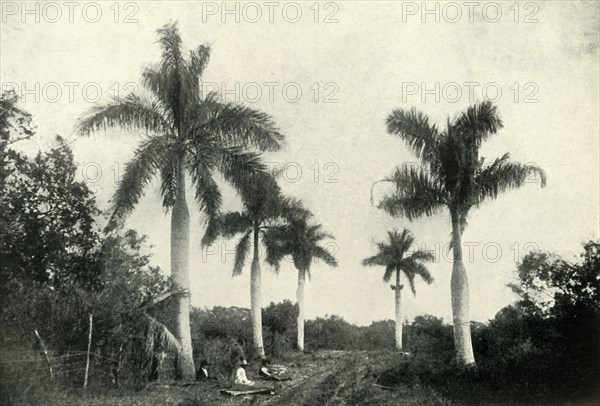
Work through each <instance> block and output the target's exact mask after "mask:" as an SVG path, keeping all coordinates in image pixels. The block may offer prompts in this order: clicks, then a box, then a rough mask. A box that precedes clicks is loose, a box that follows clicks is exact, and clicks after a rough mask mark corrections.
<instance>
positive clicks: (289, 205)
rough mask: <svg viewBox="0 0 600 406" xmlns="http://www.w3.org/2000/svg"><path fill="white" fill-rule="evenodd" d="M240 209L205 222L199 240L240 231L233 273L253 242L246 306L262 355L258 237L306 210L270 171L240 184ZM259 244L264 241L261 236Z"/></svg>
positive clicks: (232, 235)
mask: <svg viewBox="0 0 600 406" xmlns="http://www.w3.org/2000/svg"><path fill="white" fill-rule="evenodd" d="M240 195H241V197H242V204H243V207H244V209H243V211H241V212H227V213H225V214H223V215H222V216H220V217H219V218H217V219H215V220H214V221H212V222H209V232H207V233H206V234H205V236H204V239H203V244H205V245H207V244H210V243H212V242H213V241H214V240H215V238H216V237H217V235H218V234H220V235H222V236H223V237H225V238H232V237H234V236H235V235H236V234H243V235H242V237H241V238H240V240H239V241H238V243H237V245H236V248H235V264H234V267H233V275H234V276H236V275H239V274H241V272H242V269H243V267H244V262H245V260H246V256H247V255H248V250H249V248H250V240H251V239H252V244H253V257H252V266H251V270H250V272H251V273H250V306H251V314H252V336H253V340H254V346H255V348H256V350H257V352H258V355H259V356H260V357H264V356H265V350H264V345H263V337H262V295H261V269H260V256H259V246H260V242H261V237H262V236H264V233H265V232H266V231H267V230H268V229H269V228H270V227H271V226H273V225H274V224H277V222H279V221H282V220H283V221H291V220H293V219H296V218H302V217H303V216H305V215H307V214H308V212H307V211H306V210H305V209H303V208H302V207H301V205H300V203H299V202H297V201H296V200H293V199H288V198H284V197H283V196H282V195H281V191H280V189H279V186H278V185H277V183H276V181H275V179H274V178H273V176H271V175H264V176H257V177H256V178H255V180H253V181H251V182H248V183H247V184H245V185H243V186H242V187H241V190H240ZM262 241H263V244H265V243H266V241H265V239H264V238H262Z"/></svg>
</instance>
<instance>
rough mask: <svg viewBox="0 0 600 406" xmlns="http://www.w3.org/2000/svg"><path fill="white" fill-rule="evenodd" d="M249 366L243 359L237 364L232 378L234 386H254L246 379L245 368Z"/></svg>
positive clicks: (252, 382)
mask: <svg viewBox="0 0 600 406" xmlns="http://www.w3.org/2000/svg"><path fill="white" fill-rule="evenodd" d="M249 365H250V364H248V361H246V360H245V359H242V360H241V361H240V362H238V364H237V369H236V370H235V378H234V382H235V383H236V384H239V385H248V386H254V381H251V380H250V379H248V376H247V375H246V368H247V367H248V366H249Z"/></svg>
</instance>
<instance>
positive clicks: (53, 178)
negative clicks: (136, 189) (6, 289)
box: [0, 137, 99, 287]
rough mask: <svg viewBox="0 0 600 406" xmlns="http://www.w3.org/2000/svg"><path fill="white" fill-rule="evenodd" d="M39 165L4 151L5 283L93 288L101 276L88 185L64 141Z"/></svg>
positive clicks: (1, 239) (1, 222) (0, 213)
mask: <svg viewBox="0 0 600 406" xmlns="http://www.w3.org/2000/svg"><path fill="white" fill-rule="evenodd" d="M57 144H58V145H57V146H56V147H55V148H52V149H51V150H50V151H48V152H46V153H41V152H40V153H39V154H38V155H37V156H36V157H35V158H34V159H29V158H28V157H26V156H24V155H22V154H20V153H18V152H16V151H14V150H12V149H10V148H7V147H6V146H5V149H4V150H3V151H2V165H3V168H4V169H3V171H4V175H5V177H4V178H3V179H2V196H1V197H0V226H1V228H2V232H1V234H0V249H1V251H2V257H3V260H2V263H1V264H0V275H1V276H0V277H1V278H3V279H4V282H5V283H3V284H2V286H6V278H10V277H18V278H20V279H27V280H32V281H37V282H41V283H49V284H50V285H52V286H60V285H62V284H65V283H69V282H71V281H72V282H74V283H77V284H87V285H88V286H90V287H91V286H93V285H94V283H95V282H96V278H97V276H98V273H99V269H98V267H97V266H96V264H97V250H96V247H97V244H98V241H99V237H98V234H97V232H96V230H95V227H94V220H95V217H96V216H98V214H99V211H98V209H97V208H96V205H95V198H94V196H93V194H92V192H91V191H90V190H89V189H88V187H87V185H86V184H85V183H83V182H78V181H76V180H75V173H76V166H75V163H74V161H73V154H72V152H71V150H70V148H69V147H68V145H67V144H66V143H65V142H64V140H63V139H62V138H60V137H57Z"/></svg>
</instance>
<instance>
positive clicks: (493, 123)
mask: <svg viewBox="0 0 600 406" xmlns="http://www.w3.org/2000/svg"><path fill="white" fill-rule="evenodd" d="M502 126H503V124H502V120H501V119H500V116H499V115H498V112H497V111H496V107H495V106H494V105H493V104H492V103H491V102H489V101H485V102H482V103H478V104H474V105H472V106H470V107H469V108H468V109H467V111H465V112H463V113H461V114H460V115H458V116H456V118H454V119H452V120H450V119H448V121H447V124H446V128H445V129H439V128H438V127H437V126H435V125H433V126H431V125H430V124H429V119H428V117H427V116H426V115H424V114H423V113H421V112H418V111H417V110H415V109H412V110H409V111H407V110H402V109H396V110H394V111H392V113H391V114H390V115H389V116H388V118H387V130H388V132H389V133H390V134H393V135H396V136H398V137H399V138H400V139H402V140H403V141H405V142H406V143H407V145H408V147H409V148H410V150H411V151H412V152H413V153H415V154H416V155H417V157H418V158H420V160H421V163H422V165H421V166H420V167H418V168H416V167H406V166H404V167H398V168H396V170H395V171H394V173H393V174H392V175H391V176H389V177H387V178H386V179H384V181H387V182H391V183H393V184H394V185H395V187H396V191H395V193H393V194H391V195H387V196H385V197H384V198H383V200H382V201H381V202H380V203H379V207H380V208H382V209H383V210H385V211H386V212H388V213H389V214H390V215H392V216H403V217H406V218H408V219H409V220H411V221H412V220H414V219H417V218H419V217H422V216H433V215H435V214H438V213H441V212H442V211H443V210H445V209H448V211H449V212H450V219H451V222H452V252H453V259H454V263H453V266H452V278H451V285H450V290H451V296H452V315H453V326H454V342H455V347H456V357H457V359H458V361H459V362H461V363H463V364H474V363H475V358H474V356H473V346H472V343H471V328H470V316H469V283H468V277H467V272H466V269H465V266H464V263H463V258H462V233H463V231H464V229H465V227H466V224H467V217H468V214H469V211H470V210H471V209H472V208H474V207H478V206H479V205H480V204H481V203H483V202H484V201H485V200H488V199H495V198H497V197H498V194H499V193H500V192H505V191H507V190H510V189H515V188H518V187H520V186H522V185H523V184H525V183H526V181H527V180H528V179H531V176H539V177H540V179H541V185H542V186H545V184H546V175H545V173H544V171H543V170H541V169H540V168H539V167H538V166H536V165H528V164H520V163H516V162H511V161H510V160H509V154H508V153H506V154H504V155H503V156H502V157H500V158H496V159H494V160H493V161H492V162H490V163H487V162H486V161H485V159H484V158H480V157H479V149H480V147H481V145H482V143H483V141H485V140H486V139H488V138H489V137H490V136H491V135H493V134H495V133H496V132H497V131H498V130H499V129H501V128H502Z"/></svg>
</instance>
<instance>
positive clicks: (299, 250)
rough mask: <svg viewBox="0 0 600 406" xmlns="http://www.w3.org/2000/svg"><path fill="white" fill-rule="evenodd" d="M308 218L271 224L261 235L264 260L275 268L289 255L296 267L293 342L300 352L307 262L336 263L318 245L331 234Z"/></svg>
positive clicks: (308, 273) (308, 264) (308, 268)
mask: <svg viewBox="0 0 600 406" xmlns="http://www.w3.org/2000/svg"><path fill="white" fill-rule="evenodd" d="M309 217H310V216H304V217H302V218H301V219H298V220H294V221H291V222H290V223H288V224H286V225H282V226H278V227H272V228H271V229H270V230H269V231H268V232H267V233H266V235H265V239H266V240H267V244H265V245H266V249H267V250H266V252H267V262H268V263H269V264H271V265H273V266H275V267H276V269H279V265H280V263H281V260H282V259H283V258H284V257H286V256H290V257H291V258H292V261H293V262H294V266H295V267H296V269H297V270H298V286H297V289H296V299H297V301H298V324H297V328H298V336H297V345H298V349H299V350H300V351H304V311H305V303H304V284H305V282H306V277H307V276H308V277H309V278H310V267H311V264H312V263H313V261H314V260H323V261H324V262H325V263H326V264H327V265H329V266H337V260H336V259H335V257H334V256H333V255H332V254H331V253H330V252H329V251H328V250H327V249H326V248H325V247H323V246H322V245H321V242H322V241H323V240H325V239H333V236H331V235H330V234H327V233H325V232H323V230H322V229H321V225H320V224H313V225H311V224H309V223H308V219H309Z"/></svg>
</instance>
